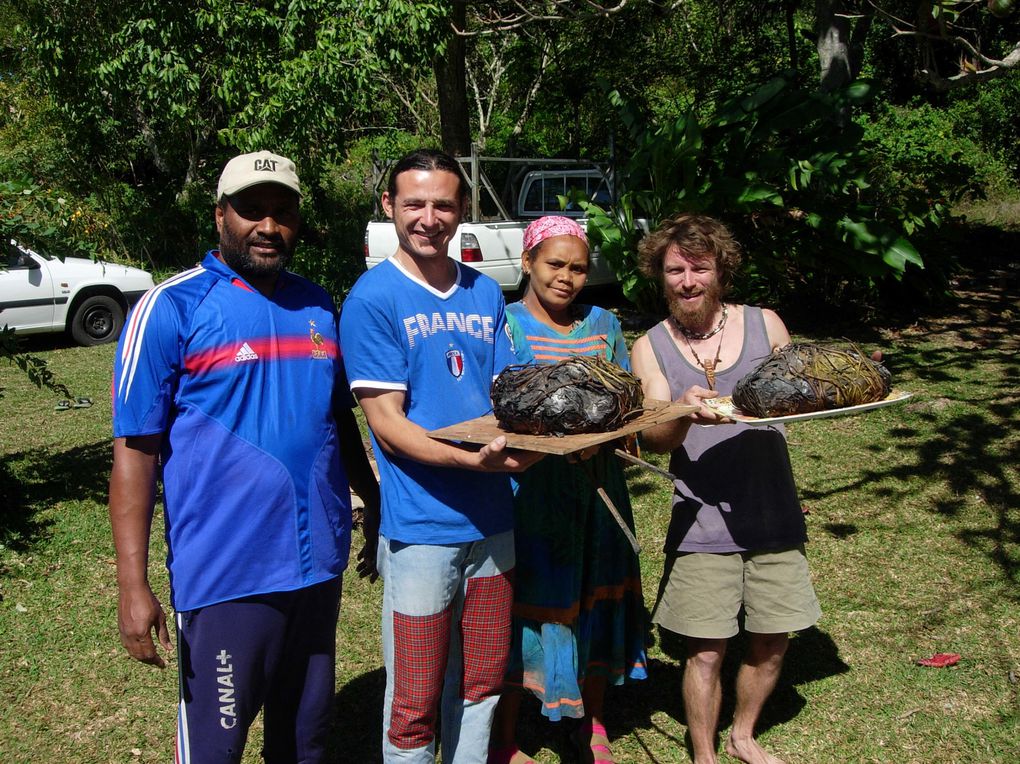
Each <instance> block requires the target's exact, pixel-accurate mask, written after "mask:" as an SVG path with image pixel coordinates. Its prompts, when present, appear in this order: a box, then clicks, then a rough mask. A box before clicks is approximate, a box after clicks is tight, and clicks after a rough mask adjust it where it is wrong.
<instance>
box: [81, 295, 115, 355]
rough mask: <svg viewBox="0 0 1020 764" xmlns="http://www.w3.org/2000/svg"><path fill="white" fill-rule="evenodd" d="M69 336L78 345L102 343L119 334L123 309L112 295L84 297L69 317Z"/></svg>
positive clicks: (112, 339)
mask: <svg viewBox="0 0 1020 764" xmlns="http://www.w3.org/2000/svg"><path fill="white" fill-rule="evenodd" d="M70 326H71V337H73V338H74V341H75V342H77V343H78V344H79V345H102V344H104V343H107V342H113V341H114V340H115V339H117V337H118V336H120V330H121V328H122V327H123V326H124V309H123V308H121V307H120V304H119V303H118V302H117V301H116V300H114V299H113V298H112V297H107V296H106V295H102V294H97V295H93V296H92V297H86V298H85V299H84V300H82V301H81V304H79V305H78V307H77V308H76V309H75V311H74V316H72V317H71V324H70Z"/></svg>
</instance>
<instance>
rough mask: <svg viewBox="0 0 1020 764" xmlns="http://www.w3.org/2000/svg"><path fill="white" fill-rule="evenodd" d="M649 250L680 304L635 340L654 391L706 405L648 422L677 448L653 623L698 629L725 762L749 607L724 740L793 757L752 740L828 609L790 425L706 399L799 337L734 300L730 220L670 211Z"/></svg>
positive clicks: (694, 642)
mask: <svg viewBox="0 0 1020 764" xmlns="http://www.w3.org/2000/svg"><path fill="white" fill-rule="evenodd" d="M639 259H640V265H641V269H642V271H643V272H644V273H645V274H646V275H647V276H649V277H651V278H654V279H656V280H658V281H659V282H660V283H661V285H662V288H663V291H664V294H665V297H666V300H667V302H668V303H669V309H670V316H669V317H668V318H667V319H665V320H664V321H662V322H661V323H659V324H657V325H656V326H654V327H653V328H652V329H651V330H650V331H649V332H648V333H647V334H645V335H644V336H643V337H641V338H640V339H639V340H638V341H637V342H636V343H635V344H634V350H633V353H632V354H631V358H632V364H633V367H634V371H635V373H636V374H637V375H638V376H639V377H641V381H642V386H643V387H644V393H645V395H646V396H648V397H650V398H659V399H664V400H676V401H683V402H684V403H686V404H690V405H695V406H697V407H698V410H697V411H696V412H694V413H693V414H691V415H690V416H689V417H687V418H684V419H680V420H675V421H673V422H669V423H666V424H662V425H658V426H657V427H655V428H653V429H650V430H646V431H644V432H643V433H642V443H643V445H644V446H645V447H646V448H648V449H649V450H651V451H655V452H659V453H666V452H670V453H671V457H670V471H671V472H672V473H673V474H674V475H676V477H677V480H676V483H675V485H674V494H673V513H672V519H671V522H670V526H669V531H668V533H667V537H666V550H665V551H666V554H667V558H666V566H665V571H664V574H663V579H662V584H661V586H660V597H659V601H658V603H657V605H656V609H655V615H654V621H655V622H656V623H657V624H659V625H660V626H661V627H663V628H665V629H668V630H669V631H672V632H676V633H678V634H683V635H684V636H685V637H686V643H687V662H686V665H685V670H684V679H683V697H684V707H685V711H686V715H687V724H688V732H689V735H690V744H691V748H692V753H693V759H694V762H695V764H714V762H716V748H717V728H718V724H719V708H720V705H721V697H722V689H721V682H720V669H721V667H722V662H723V657H724V656H725V654H726V646H727V642H728V640H729V639H730V638H731V637H733V636H735V635H736V634H737V633H738V631H739V625H738V624H739V621H738V618H739V616H740V614H741V611H743V622H744V628H745V630H746V631H747V633H748V650H747V654H746V655H745V656H744V658H743V662H742V664H741V667H740V671H739V673H738V676H737V687H736V696H737V702H736V709H735V711H734V715H733V726H732V728H731V729H730V733H729V737H728V738H727V741H726V752H727V753H728V754H729V755H731V756H733V757H735V758H737V759H739V760H741V761H745V762H749V764H782V763H781V760H780V759H778V758H776V757H775V756H773V755H771V754H770V753H768V752H767V751H765V750H764V749H763V748H762V747H761V746H760V745H759V744H758V742H757V741H756V740H755V739H754V725H755V722H756V721H757V719H758V716H759V714H760V713H761V710H762V707H763V706H764V704H765V701H766V699H767V698H768V696H769V695H770V694H771V692H772V690H773V688H774V687H775V684H776V680H777V679H778V677H779V671H780V668H781V667H782V662H783V656H784V654H785V653H786V648H787V645H788V642H789V632H791V631H797V630H800V629H805V628H807V627H809V626H812V625H813V624H814V623H815V622H816V621H817V620H818V618H819V616H820V615H821V611H820V610H819V607H818V600H817V599H816V597H815V593H814V589H813V587H812V585H811V580H810V577H809V575H808V567H807V559H806V557H805V555H804V543H805V542H806V541H807V531H806V527H805V523H804V517H803V513H802V511H801V507H800V503H799V501H798V499H797V489H796V486H795V485H794V481H793V472H792V470H791V467H790V458H789V454H788V452H787V449H786V437H785V434H784V432H783V428H782V427H781V426H776V427H769V428H758V427H750V426H748V425H746V424H742V423H733V422H731V421H730V420H726V419H724V418H723V417H721V416H720V415H719V414H717V413H715V412H713V410H712V409H711V408H710V407H708V406H706V405H705V400H706V399H709V398H714V397H716V396H719V395H729V394H730V393H731V392H732V391H733V387H734V385H735V384H736V383H737V381H738V380H739V379H740V378H741V377H743V376H744V375H746V374H747V373H748V372H750V371H751V370H752V369H753V368H754V367H755V366H756V365H757V363H758V362H759V361H760V360H761V359H762V358H764V357H765V356H767V355H768V354H769V353H770V352H771V350H772V348H774V347H777V346H782V345H785V344H787V343H789V341H790V335H789V332H787V330H786V327H785V326H784V324H783V322H782V320H780V318H779V316H777V315H776V314H775V313H774V312H773V311H771V310H768V309H765V308H757V307H752V306H749V305H736V304H731V303H726V302H724V301H723V297H724V295H725V293H726V290H727V288H728V287H729V286H730V284H731V282H732V279H733V275H734V272H735V270H736V268H737V267H738V265H739V264H740V259H741V255H740V248H739V246H738V244H737V243H736V241H734V239H733V237H732V235H731V234H730V232H729V231H728V230H727V228H726V227H725V226H724V225H723V224H722V223H720V222H719V221H717V220H714V219H712V218H710V217H706V216H704V215H693V214H681V215H678V216H676V217H674V218H672V219H670V220H667V221H665V222H664V223H663V224H662V225H661V226H660V227H659V228H658V229H657V230H656V231H655V232H654V233H652V234H650V235H648V236H647V237H645V239H644V240H643V241H642V242H641V246H640V250H639ZM696 425H700V426H696Z"/></svg>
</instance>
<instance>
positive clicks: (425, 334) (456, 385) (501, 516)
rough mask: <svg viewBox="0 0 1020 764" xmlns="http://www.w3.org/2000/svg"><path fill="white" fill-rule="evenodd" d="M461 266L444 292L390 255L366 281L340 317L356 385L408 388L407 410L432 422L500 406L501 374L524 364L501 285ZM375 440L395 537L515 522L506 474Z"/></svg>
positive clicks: (444, 540) (441, 536)
mask: <svg viewBox="0 0 1020 764" xmlns="http://www.w3.org/2000/svg"><path fill="white" fill-rule="evenodd" d="M457 269H458V275H457V281H456V283H455V284H454V285H453V286H452V287H451V288H450V289H449V290H448V291H447V292H439V291H437V290H435V289H433V288H432V287H431V286H429V285H428V284H426V283H425V282H423V281H421V280H419V279H416V278H414V277H413V276H412V275H411V274H410V273H408V272H407V271H406V270H404V269H403V268H401V267H400V265H399V264H398V263H397V262H396V260H395V259H393V258H389V259H388V260H386V261H384V262H382V263H380V264H379V265H378V266H376V267H375V268H372V269H371V270H369V271H367V272H366V273H364V274H363V275H362V276H361V278H359V279H358V282H357V283H356V284H355V285H354V288H353V289H352V290H351V293H350V294H349V295H348V297H347V299H346V300H345V301H344V304H343V310H342V312H341V317H340V334H341V342H342V344H343V347H344V364H345V365H346V368H347V378H348V379H349V380H350V385H351V388H352V389H354V390H358V389H360V388H364V389H376V390H399V391H402V392H403V393H404V396H405V398H404V411H405V414H406V415H407V418H408V419H409V420H410V421H412V422H414V423H416V424H418V425H420V426H421V427H423V428H425V429H426V430H434V429H438V428H440V427H446V426H447V425H451V424H457V423H459V422H463V421H465V420H468V419H474V418H475V417H479V416H483V415H485V414H488V413H491V411H492V402H491V399H490V397H489V390H490V388H491V386H492V379H493V377H494V376H495V375H497V374H499V372H500V371H502V370H503V368H504V367H505V366H507V365H508V364H511V363H513V362H514V355H513V350H512V348H511V344H510V338H509V334H508V332H507V327H506V317H505V312H504V311H505V307H504V303H503V295H502V293H501V292H500V290H499V285H498V284H496V282H495V281H493V280H492V279H490V278H489V277H487V276H484V275H482V274H480V273H478V272H477V271H475V270H473V269H472V268H469V267H467V266H464V265H461V264H460V263H457ZM372 445H373V447H374V449H375V456H376V461H377V463H378V465H379V484H380V489H381V492H382V524H381V527H380V530H381V532H382V534H383V535H384V536H385V537H386V538H388V539H390V540H393V541H402V542H404V543H411V544H452V543H463V542H466V541H474V540H477V539H480V538H486V537H488V536H491V535H493V534H496V533H502V532H504V531H508V530H510V529H511V528H512V527H513V508H512V495H511V490H510V480H509V478H508V476H507V475H506V474H502V473H500V474H487V473H482V472H475V471H472V470H464V469H459V468H453V467H437V466H432V465H425V464H421V463H419V462H415V461H413V460H410V459H404V458H401V457H396V456H391V455H390V454H387V453H386V452H385V451H384V450H383V449H382V448H380V446H379V444H378V442H377V441H376V439H375V435H374V434H373V436H372Z"/></svg>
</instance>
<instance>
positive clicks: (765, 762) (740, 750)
mask: <svg viewBox="0 0 1020 764" xmlns="http://www.w3.org/2000/svg"><path fill="white" fill-rule="evenodd" d="M726 753H728V754H729V755H730V756H732V757H733V758H734V759H739V760H740V761H743V762H746V763H747V764H783V760H782V759H777V758H776V757H775V756H773V755H772V754H771V753H769V752H768V751H766V750H765V749H764V748H762V747H761V746H760V745H758V741H757V740H755V739H754V738H753V737H749V738H746V739H744V740H734V739H733V738H732V737H730V738H727V739H726Z"/></svg>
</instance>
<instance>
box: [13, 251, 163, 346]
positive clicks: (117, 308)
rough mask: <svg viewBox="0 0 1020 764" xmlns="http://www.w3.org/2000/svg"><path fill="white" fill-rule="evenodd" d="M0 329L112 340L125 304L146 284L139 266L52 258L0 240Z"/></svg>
mask: <svg viewBox="0 0 1020 764" xmlns="http://www.w3.org/2000/svg"><path fill="white" fill-rule="evenodd" d="M0 258H2V259H0V328H2V327H4V326H8V327H10V328H11V329H14V330H15V332H16V333H17V334H19V335H20V334H36V333H39V332H63V331H66V332H67V333H68V334H70V335H71V338H72V339H74V341H75V342H77V343H78V344H79V345H101V344H103V343H104V342H113V341H114V340H115V339H117V337H118V336H119V335H120V330H121V328H122V327H123V326H124V316H125V315H126V314H127V311H128V308H129V307H130V306H131V305H133V304H134V303H135V302H136V301H137V300H138V298H140V297H141V296H142V295H143V294H145V292H146V290H148V289H151V288H152V276H150V275H149V273H148V272H146V271H143V270H141V269H140V268H132V267H130V266H128V265H116V264H115V263H104V262H93V261H92V260H87V259H85V258H81V257H67V258H64V259H63V260H58V259H57V258H55V257H48V256H46V255H42V254H40V253H38V252H34V251H32V250H31V249H28V248H27V247H24V246H21V245H19V244H17V243H16V242H14V241H0Z"/></svg>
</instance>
